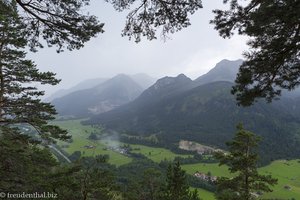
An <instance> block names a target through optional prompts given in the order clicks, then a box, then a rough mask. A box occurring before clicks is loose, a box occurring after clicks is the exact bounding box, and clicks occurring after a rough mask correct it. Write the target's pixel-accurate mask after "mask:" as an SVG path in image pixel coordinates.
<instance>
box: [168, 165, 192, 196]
mask: <svg viewBox="0 0 300 200" xmlns="http://www.w3.org/2000/svg"><path fill="white" fill-rule="evenodd" d="M166 183H167V186H166V192H165V195H166V200H183V199H185V198H186V197H187V196H188V194H189V186H188V184H187V180H186V175H185V171H183V170H182V169H181V167H180V164H179V162H175V163H174V164H172V165H169V167H168V169H167V180H166Z"/></svg>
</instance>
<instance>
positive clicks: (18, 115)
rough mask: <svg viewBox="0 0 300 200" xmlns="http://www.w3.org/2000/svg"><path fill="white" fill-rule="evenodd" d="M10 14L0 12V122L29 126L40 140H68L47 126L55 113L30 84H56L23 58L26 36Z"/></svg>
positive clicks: (22, 27) (46, 74)
mask: <svg viewBox="0 0 300 200" xmlns="http://www.w3.org/2000/svg"><path fill="white" fill-rule="evenodd" d="M10 9H11V10H12V11H11V12H12V13H14V15H12V14H11V13H10V12H4V11H3V13H0V16H1V18H0V27H1V33H0V123H1V125H12V124H17V123H24V124H30V125H31V126H32V127H34V128H35V129H36V131H37V132H38V133H39V134H40V136H41V137H42V138H43V139H50V138H59V139H68V138H69V137H68V136H67V133H66V131H64V130H62V129H60V128H59V127H57V126H53V125H48V124H47V121H48V120H51V119H54V116H53V115H54V114H56V112H55V110H54V108H53V106H52V105H50V104H49V103H43V102H41V100H40V99H39V97H40V96H42V95H43V94H44V92H42V91H39V90H38V89H37V88H36V87H33V86H31V85H32V84H50V85H56V84H57V83H59V80H57V79H55V77H54V75H55V74H54V73H51V72H39V71H38V69H37V68H36V66H35V64H34V63H33V62H32V61H31V60H27V59H26V58H25V56H26V53H25V52H24V51H22V50H21V49H24V48H25V46H26V45H27V42H28V41H27V39H26V37H27V36H28V33H27V32H26V31H24V30H23V29H24V27H25V25H24V23H22V20H20V18H19V16H18V14H17V11H16V9H17V8H16V7H15V6H13V5H12V6H11V8H10Z"/></svg>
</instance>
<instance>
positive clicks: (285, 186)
mask: <svg viewBox="0 0 300 200" xmlns="http://www.w3.org/2000/svg"><path fill="white" fill-rule="evenodd" d="M80 122H81V120H69V121H55V122H54V123H55V124H56V125H59V126H61V127H62V128H64V129H67V130H68V131H69V133H70V134H71V135H72V139H73V141H72V143H66V142H58V145H59V146H60V147H61V148H62V150H64V151H65V152H66V153H67V154H69V155H70V154H72V153H74V152H75V151H80V152H81V155H82V156H95V155H99V154H107V155H109V162H110V163H111V164H114V165H116V166H121V165H124V164H127V163H130V162H131V161H132V158H131V157H129V156H127V155H126V153H124V152H122V150H120V148H119V147H120V146H122V145H124V144H125V143H121V142H118V141H117V140H116V138H114V139H113V140H112V139H111V138H109V137H107V138H106V139H103V140H98V141H92V140H90V139H89V136H90V134H91V133H93V132H94V133H96V132H97V133H99V132H101V129H99V128H95V127H91V126H83V125H82V124H81V123H80ZM130 147H131V148H132V152H134V153H140V154H143V155H144V156H146V157H148V158H149V159H151V160H153V161H154V162H160V161H162V160H165V159H166V160H170V161H171V160H173V159H174V158H175V157H176V156H180V157H185V158H186V157H189V156H192V155H182V154H175V153H173V152H171V151H170V150H168V149H164V148H157V147H150V146H145V145H133V144H131V145H130ZM182 168H183V169H184V170H185V171H186V172H187V173H188V174H191V175H193V174H194V173H195V172H196V171H199V172H202V173H208V172H210V173H211V174H212V175H213V176H228V177H229V176H231V174H230V173H229V172H228V170H227V168H226V167H225V166H221V167H220V166H218V164H217V163H211V164H210V163H196V164H185V165H182ZM259 171H260V172H261V173H263V174H269V175H272V177H274V178H277V179H278V184H277V185H276V186H275V187H274V188H272V189H273V190H274V191H273V192H271V193H268V194H264V195H262V196H261V199H271V198H277V199H282V200H288V199H292V198H294V199H297V200H298V199H300V160H290V161H286V160H277V161H274V162H272V163H271V164H270V165H268V166H265V167H262V168H259ZM198 190H199V193H200V196H201V198H202V199H204V200H214V199H215V198H214V194H213V193H211V192H208V191H206V190H203V189H198Z"/></svg>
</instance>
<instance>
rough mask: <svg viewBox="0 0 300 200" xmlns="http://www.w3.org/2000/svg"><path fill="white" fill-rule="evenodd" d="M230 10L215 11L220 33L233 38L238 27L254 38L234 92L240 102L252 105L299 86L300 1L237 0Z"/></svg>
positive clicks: (217, 27)
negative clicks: (281, 90) (240, 2)
mask: <svg viewBox="0 0 300 200" xmlns="http://www.w3.org/2000/svg"><path fill="white" fill-rule="evenodd" d="M224 2H225V3H227V2H230V9H229V10H225V11H222V10H215V11H214V13H215V14H216V17H215V19H214V20H212V23H214V24H215V25H216V27H215V28H216V29H217V30H218V31H219V33H220V35H221V36H223V37H224V38H225V37H230V36H231V35H233V31H234V30H238V33H239V34H241V35H247V36H250V37H251V40H250V41H249V42H248V45H249V46H250V48H251V50H250V51H249V52H247V53H245V57H246V61H245V62H244V63H243V65H242V66H241V68H240V72H239V74H238V77H237V79H236V86H234V87H233V90H232V92H233V93H234V94H236V95H237V100H238V102H239V104H241V105H244V106H249V105H251V104H253V102H254V101H255V100H256V98H259V97H262V98H265V99H266V100H267V101H269V102H270V101H271V100H272V99H274V98H275V97H277V96H279V95H280V89H281V88H284V89H288V90H292V89H295V88H296V87H297V86H298V85H299V84H300V79H299V77H300V70H299V69H300V60H299V56H300V54H299V52H300V45H299V42H300V28H299V27H300V12H299V10H300V2H299V1H298V0H285V1H278V0H270V1H258V0H251V1H248V2H249V3H247V5H246V6H243V5H242V4H239V2H238V1H236V0H231V1H229V0H226V1H224Z"/></svg>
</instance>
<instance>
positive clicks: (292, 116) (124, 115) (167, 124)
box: [87, 70, 300, 161]
mask: <svg viewBox="0 0 300 200" xmlns="http://www.w3.org/2000/svg"><path fill="white" fill-rule="evenodd" d="M212 71H213V70H212ZM221 71H222V70H221ZM208 75H210V74H208ZM208 75H206V76H208ZM199 80H200V79H198V81H199ZM202 80H203V79H202ZM196 81H197V80H196ZM191 85H194V82H192V81H191V80H190V79H189V78H187V77H186V76H184V75H179V76H178V77H173V78H172V77H165V78H162V79H160V80H158V81H157V82H156V83H155V84H154V85H153V86H151V87H150V88H148V89H147V90H146V91H144V92H143V93H142V94H141V95H140V96H139V97H138V98H137V99H136V100H134V101H133V102H131V103H129V104H127V105H124V106H121V107H119V108H117V109H115V110H112V111H109V112H106V113H102V114H100V115H96V116H94V117H92V118H91V119H90V120H89V121H88V122H87V123H89V124H101V125H103V126H105V127H106V128H107V129H113V130H117V131H121V132H127V133H128V134H134V135H151V134H156V135H157V136H158V137H159V138H160V139H161V142H162V143H175V142H178V141H179V140H180V139H186V140H191V141H196V142H199V143H201V144H208V145H213V146H217V147H221V148H223V147H224V143H225V141H228V140H230V139H231V137H232V135H233V134H234V132H235V126H236V125H237V124H238V123H240V122H242V123H244V124H245V127H246V128H247V129H249V130H252V131H254V132H255V133H257V134H259V135H260V136H262V137H263V141H262V145H261V155H262V156H263V157H264V160H265V161H266V160H267V161H270V160H273V159H277V158H292V157H296V156H299V155H300V146H299V145H300V133H299V127H300V126H299V120H298V118H297V116H299V114H298V113H297V110H299V106H298V105H299V103H298V101H297V100H295V99H292V98H282V100H281V101H275V102H274V103H272V104H266V103H265V102H258V103H257V104H255V105H254V106H252V107H247V108H243V107H238V106H237V105H236V102H235V99H234V96H232V95H231V94H230V90H231V87H232V86H233V83H230V82H226V81H217V82H211V83H207V84H203V85H200V86H198V87H193V86H191ZM287 105H288V106H287ZM278 138H280V140H278ZM291 149H292V150H291Z"/></svg>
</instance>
